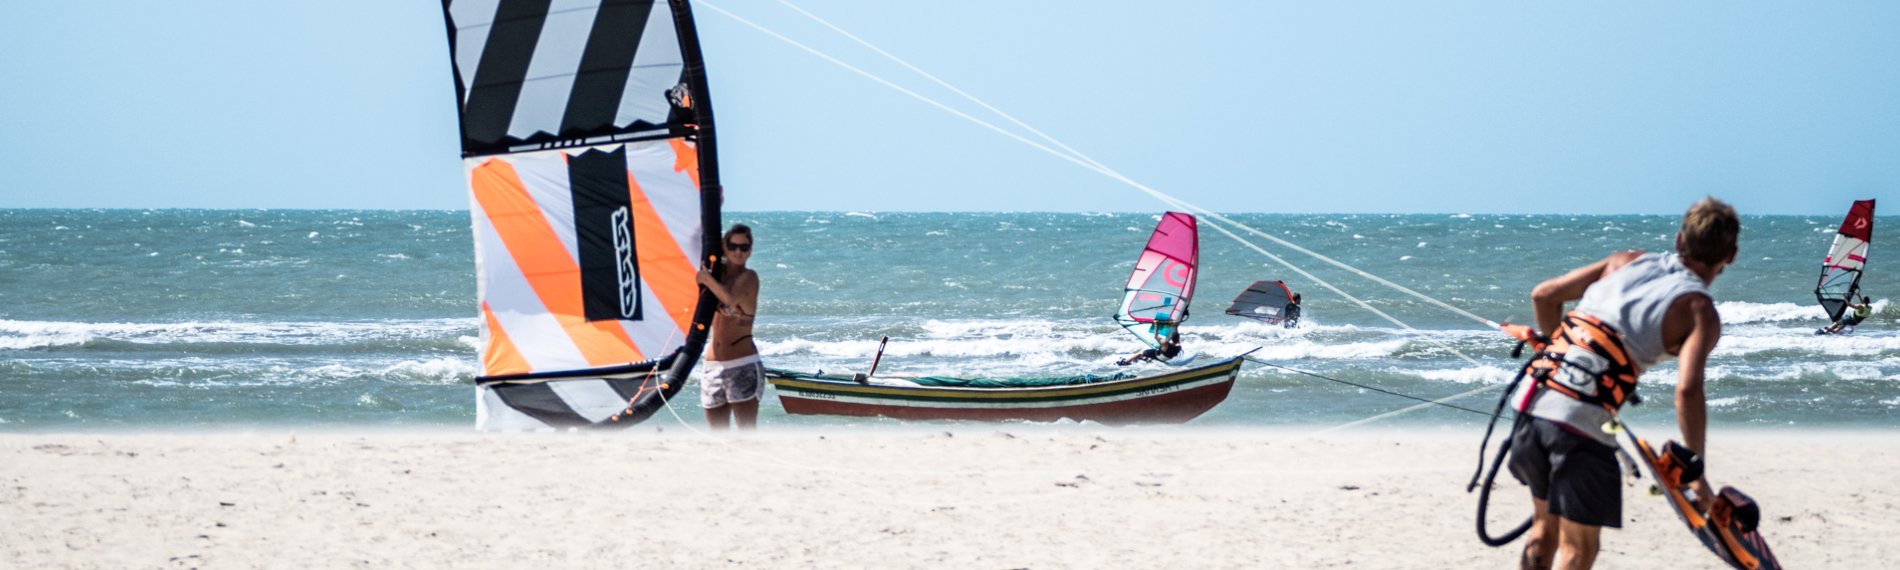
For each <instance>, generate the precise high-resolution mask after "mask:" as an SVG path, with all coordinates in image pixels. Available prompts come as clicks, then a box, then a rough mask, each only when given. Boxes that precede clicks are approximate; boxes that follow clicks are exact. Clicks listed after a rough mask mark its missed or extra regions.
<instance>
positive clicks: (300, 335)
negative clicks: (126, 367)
mask: <svg viewBox="0 0 1900 570" xmlns="http://www.w3.org/2000/svg"><path fill="white" fill-rule="evenodd" d="M476 323H477V322H476V320H475V319H425V320H415V321H369V322H261V323H247V322H234V321H209V322H182V323H77V322H62V321H14V320H0V349H16V350H17V349H31V348H48V347H57V346H77V345H81V344H85V343H88V342H92V341H94V340H115V341H121V342H128V343H134V344H196V343H232V344H277V345H306V346H307V345H324V344H341V343H358V342H363V341H365V340H418V339H430V338H438V337H441V336H443V335H445V334H448V333H450V332H453V331H456V330H465V329H470V328H474V327H475V326H476Z"/></svg>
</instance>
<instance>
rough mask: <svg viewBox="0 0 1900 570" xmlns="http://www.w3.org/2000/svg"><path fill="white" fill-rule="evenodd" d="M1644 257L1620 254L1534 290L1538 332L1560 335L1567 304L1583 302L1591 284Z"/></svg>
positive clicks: (1640, 254) (1532, 292)
mask: <svg viewBox="0 0 1900 570" xmlns="http://www.w3.org/2000/svg"><path fill="white" fill-rule="evenodd" d="M1642 255H1643V252H1641V251H1634V250H1632V251H1619V252H1616V253H1612V254H1610V256H1609V257H1605V258H1603V259H1602V260H1600V261H1597V262H1596V263H1592V264H1589V265H1585V266H1583V267H1579V268H1576V269H1573V270H1571V271H1570V272H1569V273H1565V274H1563V275H1559V276H1557V277H1553V278H1551V279H1550V280H1548V281H1545V282H1543V283H1538V284H1537V288H1536V289H1532V290H1531V307H1532V309H1533V310H1535V311H1536V317H1537V330H1538V332H1541V333H1543V334H1546V335H1548V334H1553V333H1556V332H1557V324H1558V322H1559V321H1561V320H1563V314H1564V303H1568V302H1571V301H1575V300H1577V299H1580V298H1582V297H1583V290H1584V289H1588V288H1590V284H1591V283H1596V282H1597V281H1598V280H1600V279H1603V276H1605V275H1609V274H1610V272H1612V271H1616V270H1617V269H1619V268H1622V267H1623V266H1624V265H1628V264H1629V262H1630V261H1631V260H1634V259H1636V258H1637V257H1640V256H1642Z"/></svg>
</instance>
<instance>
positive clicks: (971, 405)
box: [765, 357, 1242, 425]
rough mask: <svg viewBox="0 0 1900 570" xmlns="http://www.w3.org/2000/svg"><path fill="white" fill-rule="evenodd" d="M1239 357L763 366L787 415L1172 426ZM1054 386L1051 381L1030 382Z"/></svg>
mask: <svg viewBox="0 0 1900 570" xmlns="http://www.w3.org/2000/svg"><path fill="white" fill-rule="evenodd" d="M1241 363H1242V359H1241V358H1240V357H1234V358H1229V359H1226V360H1222V361H1220V362H1217V363H1214V364H1209V365H1206V366H1199V367H1194V368H1185V369H1178V370H1171V371H1168V372H1165V373H1161V374H1154V375H1148V376H1138V377H1123V376H1125V375H1118V376H1114V377H1074V378H1068V379H1017V380H1002V379H969V380H962V381H960V383H963V384H965V385H962V386H945V385H930V384H942V383H944V381H945V380H951V381H952V382H951V383H959V382H958V381H957V380H958V379H945V378H927V379H926V378H904V377H897V376H890V377H886V376H878V377H876V378H873V379H870V380H869V381H867V382H859V381H857V380H856V379H855V378H854V377H852V376H847V375H837V374H822V373H820V374H806V373H798V372H791V371H786V370H778V369H767V370H766V374H765V376H766V379H767V381H769V382H771V383H772V386H773V387H774V388H776V389H777V390H778V398H779V402H780V403H781V404H783V405H784V406H785V411H786V412H787V413H792V414H826V415H839V416H886V417H891V418H898V419H906V420H981V421H1002V420H1026V421H1036V422H1053V421H1056V420H1060V419H1063V418H1068V419H1072V420H1076V421H1085V420H1086V421H1094V422H1100V423H1104V424H1110V425H1124V424H1178V423H1182V422H1186V421H1188V420H1191V419H1194V418H1196V417H1199V416H1200V415H1201V414H1203V413H1206V412H1207V410H1209V409H1212V408H1213V407H1214V405H1215V404H1219V403H1220V402H1221V400H1225V399H1227V393H1228V392H1229V391H1230V390H1232V389H1233V387H1234V378H1236V377H1237V376H1239V375H1240V365H1241ZM1037 384H1054V385H1037Z"/></svg>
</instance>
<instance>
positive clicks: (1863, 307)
mask: <svg viewBox="0 0 1900 570" xmlns="http://www.w3.org/2000/svg"><path fill="white" fill-rule="evenodd" d="M1873 314H1874V307H1873V305H1871V304H1869V303H1868V302H1867V296H1866V295H1862V296H1861V297H1860V304H1858V305H1854V312H1852V313H1849V314H1848V315H1847V316H1845V317H1842V318H1841V320H1838V321H1834V324H1832V325H1828V327H1827V328H1825V329H1821V331H1820V332H1822V333H1826V334H1835V333H1839V332H1841V330H1842V329H1846V328H1848V327H1857V326H1860V322H1861V321H1865V320H1867V317H1868V316H1870V315H1873Z"/></svg>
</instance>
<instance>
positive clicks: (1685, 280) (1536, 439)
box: [1507, 198, 1741, 568]
mask: <svg viewBox="0 0 1900 570" xmlns="http://www.w3.org/2000/svg"><path fill="white" fill-rule="evenodd" d="M1740 232H1741V223H1740V221H1739V220H1738V219H1737V218H1736V216H1735V210H1734V209H1733V208H1731V207H1729V206H1728V205H1727V204H1724V203H1722V202H1721V201H1718V200H1716V199H1714V198H1704V199H1703V200H1702V201H1700V202H1697V203H1696V204H1695V205H1694V206H1691V207H1690V208H1689V211H1688V213H1686V214H1684V215H1683V217H1682V229H1681V231H1680V232H1678V233H1677V234H1676V252H1675V253H1643V252H1640V251H1623V252H1617V253H1614V254H1611V255H1610V256H1609V257H1606V258H1604V259H1603V260H1601V261H1598V262H1596V263H1592V264H1590V265H1586V266H1583V267H1580V268H1577V269H1576V270H1573V271H1571V272H1569V273H1566V274H1564V275H1562V276H1559V277H1556V278H1553V279H1550V280H1548V281H1545V282H1543V283H1541V284H1538V285H1537V288H1536V289H1535V290H1534V291H1532V293H1531V300H1532V303H1533V305H1534V306H1535V310H1536V315H1537V326H1538V330H1542V331H1551V332H1552V333H1553V334H1552V337H1553V339H1554V340H1551V341H1550V344H1549V348H1547V349H1545V350H1544V351H1543V352H1542V353H1540V355H1539V356H1538V358H1536V359H1533V360H1532V362H1531V364H1529V365H1528V368H1527V371H1528V372H1529V374H1530V375H1529V376H1526V377H1525V379H1524V382H1523V383H1522V384H1521V385H1520V387H1519V389H1518V392H1517V393H1515V394H1514V395H1513V396H1512V400H1511V401H1513V402H1515V403H1516V404H1515V406H1516V407H1517V409H1518V411H1519V412H1520V413H1523V414H1524V415H1526V416H1528V418H1526V419H1525V421H1520V422H1519V423H1518V426H1517V427H1516V429H1515V430H1514V432H1513V433H1512V436H1511V473H1512V474H1513V475H1515V476H1517V478H1518V480H1520V481H1523V482H1524V483H1525V484H1527V485H1529V486H1530V488H1531V498H1532V499H1533V501H1534V503H1535V505H1536V510H1535V512H1536V516H1535V518H1534V522H1533V523H1532V526H1531V530H1530V535H1529V536H1530V540H1529V541H1528V543H1527V544H1525V546H1524V554H1523V557H1522V558H1521V559H1520V561H1519V562H1520V567H1523V568H1552V567H1553V564H1555V566H1554V567H1557V568H1588V567H1589V566H1590V565H1591V564H1593V563H1594V562H1595V561H1596V555H1597V549H1598V542H1597V540H1598V536H1599V534H1600V532H1601V530H1602V528H1603V527H1605V526H1608V527H1613V528H1614V527H1620V526H1622V512H1623V510H1622V509H1623V497H1622V490H1621V486H1620V485H1619V483H1620V480H1619V479H1620V475H1619V473H1618V471H1617V459H1616V439H1615V435H1614V434H1612V433H1609V432H1608V430H1609V429H1610V427H1611V426H1613V425H1614V424H1613V423H1612V422H1613V421H1614V420H1615V419H1616V414H1617V410H1619V409H1620V408H1621V407H1622V405H1623V404H1624V403H1625V401H1627V400H1629V399H1631V398H1632V397H1633V395H1634V393H1635V390H1636V378H1637V376H1638V375H1640V374H1641V373H1642V372H1643V371H1644V370H1647V369H1648V368H1650V367H1651V366H1653V365H1655V364H1657V363H1659V362H1662V361H1663V360H1666V359H1668V358H1669V357H1671V356H1676V357H1679V358H1680V359H1681V362H1680V364H1679V365H1678V366H1677V370H1678V378H1677V381H1676V389H1675V403H1676V422H1677V425H1678V426H1679V427H1680V428H1681V430H1682V439H1683V443H1685V444H1686V445H1687V446H1688V448H1689V450H1691V451H1693V452H1695V453H1697V454H1698V455H1700V454H1701V453H1702V452H1703V451H1704V450H1705V449H1706V447H1704V444H1705V441H1706V439H1705V437H1704V434H1705V431H1706V428H1707V425H1708V423H1707V421H1708V418H1707V402H1706V400H1705V394H1704V392H1703V375H1704V373H1705V372H1704V368H1705V367H1706V365H1707V363H1708V357H1709V352H1710V351H1712V350H1714V349H1715V343H1716V340H1717V339H1719V338H1721V335H1722V322H1721V316H1720V315H1718V314H1717V313H1716V311H1715V300H1714V298H1713V297H1712V296H1711V295H1710V294H1709V291H1708V286H1709V284H1710V283H1711V282H1713V281H1715V278H1716V276H1718V275H1721V274H1722V271H1723V270H1724V269H1726V268H1727V267H1728V266H1729V264H1731V263H1734V261H1735V252H1736V247H1735V240H1736V236H1737V234H1739V233H1740ZM1579 299H1580V300H1579ZM1572 300H1579V301H1578V303H1577V306H1576V308H1575V309H1574V310H1572V311H1571V312H1570V313H1569V314H1567V315H1566V314H1564V313H1563V306H1564V303H1566V302H1569V301H1572ZM1560 326H1561V328H1559V327H1560ZM1507 327H1516V328H1518V330H1517V331H1516V332H1515V333H1514V334H1522V335H1523V336H1521V338H1535V337H1532V336H1531V333H1534V332H1535V331H1525V330H1522V328H1521V326H1519V325H1507ZM1592 347H1595V349H1594V350H1593V349H1592ZM1693 486H1694V487H1695V489H1696V491H1697V494H1698V495H1699V496H1701V497H1704V498H1706V497H1710V496H1712V495H1711V494H1710V493H1709V491H1708V485H1707V483H1706V482H1704V481H1701V480H1697V481H1695V482H1694V483H1693Z"/></svg>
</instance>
